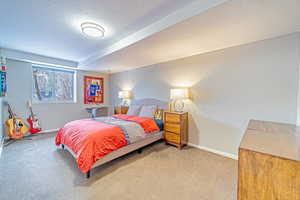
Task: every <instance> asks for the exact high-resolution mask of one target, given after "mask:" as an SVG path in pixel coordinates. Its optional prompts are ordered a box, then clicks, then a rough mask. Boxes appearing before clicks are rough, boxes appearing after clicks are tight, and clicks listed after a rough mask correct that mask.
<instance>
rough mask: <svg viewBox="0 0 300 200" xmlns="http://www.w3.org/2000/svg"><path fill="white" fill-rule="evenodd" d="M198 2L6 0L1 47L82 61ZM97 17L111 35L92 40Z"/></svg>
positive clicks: (1, 15) (1, 17)
mask: <svg viewBox="0 0 300 200" xmlns="http://www.w3.org/2000/svg"><path fill="white" fill-rule="evenodd" d="M193 1H194V0H189V1H184V0H151V1H145V0H126V1H124V0H110V1H107V0H1V3H0V4H1V6H0V11H1V12H0V27H1V31H0V47H3V48H10V49H17V50H21V51H26V52H31V53H36V54H41V55H45V56H51V57H57V58H62V59H67V60H73V61H80V60H83V59H85V58H87V57H89V56H90V55H91V54H93V53H94V52H95V51H98V50H99V49H102V48H105V47H107V46H110V45H112V44H114V43H115V42H117V41H119V40H120V39H122V38H124V37H126V36H127V35H129V34H132V33H134V32H136V31H138V30H140V29H142V28H143V27H145V26H148V25H149V24H151V23H153V22H155V21H157V20H159V19H161V18H163V17H165V16H167V15H169V14H170V13H172V12H175V11H176V10H177V9H179V8H181V7H183V6H185V5H187V4H188V3H191V2H193ZM84 21H94V22H97V23H99V24H101V25H103V26H104V27H105V29H106V30H107V32H106V37H105V39H102V40H95V39H88V38H86V37H84V36H83V35H82V34H81V31H80V24H81V23H82V22H84Z"/></svg>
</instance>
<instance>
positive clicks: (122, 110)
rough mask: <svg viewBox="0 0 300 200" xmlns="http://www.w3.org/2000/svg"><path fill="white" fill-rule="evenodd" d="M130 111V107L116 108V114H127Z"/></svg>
mask: <svg viewBox="0 0 300 200" xmlns="http://www.w3.org/2000/svg"><path fill="white" fill-rule="evenodd" d="M128 109H129V107H128V106H115V114H126V113H127V111H128Z"/></svg>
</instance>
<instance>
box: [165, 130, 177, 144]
mask: <svg viewBox="0 0 300 200" xmlns="http://www.w3.org/2000/svg"><path fill="white" fill-rule="evenodd" d="M165 137H166V140H167V141H169V142H173V143H175V144H180V137H179V135H176V134H174V133H170V132H165Z"/></svg>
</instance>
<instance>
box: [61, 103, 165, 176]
mask: <svg viewBox="0 0 300 200" xmlns="http://www.w3.org/2000/svg"><path fill="white" fill-rule="evenodd" d="M131 105H134V106H140V107H142V106H150V105H155V106H156V107H157V111H158V112H157V113H156V114H155V119H156V120H160V121H162V119H163V114H162V113H163V110H164V109H166V108H167V107H168V104H167V103H166V102H162V101H160V100H156V99H142V100H136V101H133V102H132V104H131ZM159 128H160V127H159V126H157V123H156V122H155V120H154V119H150V118H145V117H136V116H130V115H114V116H113V117H101V118H94V119H84V120H76V121H73V122H69V123H67V124H66V125H65V126H64V127H62V128H61V129H60V130H59V131H58V134H57V136H56V145H57V146H59V147H61V148H63V149H66V150H68V151H69V152H70V153H71V154H72V156H73V157H74V158H75V159H76V161H77V165H78V168H79V169H80V170H81V171H82V172H83V173H85V174H86V177H87V178H89V177H90V174H91V170H92V169H94V168H95V167H98V166H100V165H103V164H105V163H107V162H109V161H111V160H114V159H116V158H118V157H120V156H123V155H125V154H127V153H130V152H132V151H136V150H137V151H138V153H141V152H142V147H144V146H147V145H149V144H151V143H153V142H156V141H158V140H161V139H162V138H163V130H162V129H159Z"/></svg>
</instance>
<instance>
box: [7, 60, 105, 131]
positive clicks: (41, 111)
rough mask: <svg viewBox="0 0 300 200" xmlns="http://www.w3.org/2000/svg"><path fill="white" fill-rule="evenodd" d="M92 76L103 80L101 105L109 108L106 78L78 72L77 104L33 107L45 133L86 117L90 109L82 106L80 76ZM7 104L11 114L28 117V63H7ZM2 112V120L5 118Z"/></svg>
mask: <svg viewBox="0 0 300 200" xmlns="http://www.w3.org/2000/svg"><path fill="white" fill-rule="evenodd" d="M84 75H92V76H98V77H103V78H104V93H105V94H104V96H105V99H104V105H105V104H109V76H108V75H107V74H103V73H98V72H84V71H78V72H77V103H61V104H34V105H33V111H34V112H35V113H36V115H37V116H38V117H39V119H40V121H41V124H42V127H43V129H44V130H49V129H56V128H59V127H61V126H62V125H64V124H65V123H66V122H69V121H72V120H76V119H82V118H86V117H89V115H88V113H87V112H86V111H85V108H86V107H89V105H84V103H83V95H84V93H83V76H84ZM7 81H8V88H7V89H8V91H7V98H6V99H7V101H8V102H9V103H10V104H11V106H12V108H13V110H14V112H15V113H16V114H17V115H18V116H20V117H22V118H24V119H26V118H27V117H28V115H29V111H28V108H27V101H28V100H31V94H32V86H33V82H32V70H31V63H28V62H22V61H16V60H10V59H8V60H7ZM6 110H7V108H5V118H4V119H6V118H7V117H6V116H7V112H6Z"/></svg>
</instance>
